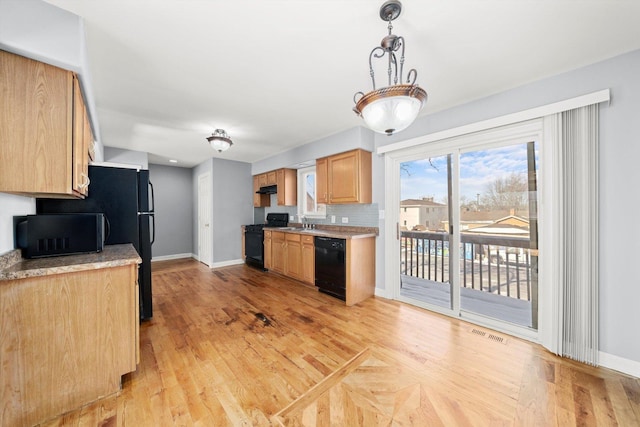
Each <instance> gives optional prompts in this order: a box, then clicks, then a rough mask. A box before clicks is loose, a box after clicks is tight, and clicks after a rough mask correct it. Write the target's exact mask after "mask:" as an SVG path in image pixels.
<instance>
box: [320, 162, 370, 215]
mask: <svg viewBox="0 0 640 427" xmlns="http://www.w3.org/2000/svg"><path fill="white" fill-rule="evenodd" d="M316 173H317V171H316ZM327 176H328V190H329V203H331V204H341V203H371V153H370V152H368V151H364V150H352V151H347V152H345V153H341V154H336V155H335V156H330V157H329V158H328V160H327Z"/></svg>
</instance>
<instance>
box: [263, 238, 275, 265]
mask: <svg viewBox="0 0 640 427" xmlns="http://www.w3.org/2000/svg"><path fill="white" fill-rule="evenodd" d="M263 245H264V268H266V269H267V270H271V269H272V268H273V267H272V265H273V264H272V252H271V231H268V230H267V231H265V232H264V243H263Z"/></svg>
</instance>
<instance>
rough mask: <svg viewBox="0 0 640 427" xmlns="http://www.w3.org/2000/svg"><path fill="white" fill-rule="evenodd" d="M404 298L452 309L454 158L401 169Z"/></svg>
mask: <svg viewBox="0 0 640 427" xmlns="http://www.w3.org/2000/svg"><path fill="white" fill-rule="evenodd" d="M400 173H401V177H402V179H401V187H400V192H401V202H400V230H401V231H402V236H401V239H400V263H401V265H400V275H401V276H400V280H401V285H400V295H402V296H405V297H407V298H413V299H415V300H418V301H421V302H425V303H427V304H433V305H437V306H440V307H446V308H448V309H450V308H451V285H452V282H451V277H450V274H449V272H450V269H451V265H450V263H451V261H450V260H451V258H450V256H449V255H450V254H449V248H450V247H451V234H450V233H449V230H448V228H447V227H446V224H447V223H448V221H449V218H450V215H451V209H450V204H449V200H450V188H451V185H450V181H451V180H450V177H451V155H444V156H437V157H431V158H428V159H419V160H415V161H411V162H406V163H402V164H401V165H400Z"/></svg>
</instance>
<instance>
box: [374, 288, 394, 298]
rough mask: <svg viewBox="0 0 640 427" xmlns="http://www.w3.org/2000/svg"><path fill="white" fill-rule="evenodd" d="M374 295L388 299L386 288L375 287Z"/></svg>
mask: <svg viewBox="0 0 640 427" xmlns="http://www.w3.org/2000/svg"><path fill="white" fill-rule="evenodd" d="M374 295H375V296H377V297H380V298H386V299H390V298H389V292H388V291H387V290H386V289H381V288H376V289H375V293H374Z"/></svg>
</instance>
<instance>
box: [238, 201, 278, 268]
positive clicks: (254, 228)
mask: <svg viewBox="0 0 640 427" xmlns="http://www.w3.org/2000/svg"><path fill="white" fill-rule="evenodd" d="M287 225H289V214H288V213H276V212H272V213H268V214H267V223H266V224H250V225H245V226H244V252H245V262H246V264H247V265H250V266H252V267H256V268H260V269H262V270H264V231H263V228H264V227H286V226H287Z"/></svg>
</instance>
